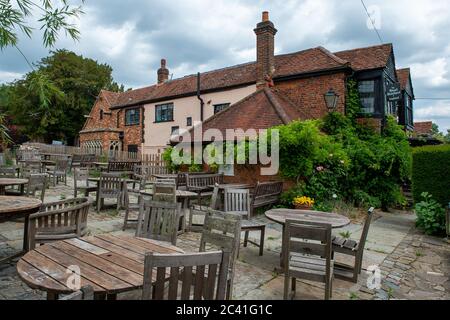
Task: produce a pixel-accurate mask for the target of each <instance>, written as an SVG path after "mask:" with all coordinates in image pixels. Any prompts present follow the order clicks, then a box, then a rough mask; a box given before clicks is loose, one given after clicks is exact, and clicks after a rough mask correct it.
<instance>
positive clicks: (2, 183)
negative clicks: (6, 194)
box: [0, 178, 28, 186]
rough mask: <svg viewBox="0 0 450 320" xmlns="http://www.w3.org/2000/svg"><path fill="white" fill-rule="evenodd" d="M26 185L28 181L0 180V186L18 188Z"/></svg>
mask: <svg viewBox="0 0 450 320" xmlns="http://www.w3.org/2000/svg"><path fill="white" fill-rule="evenodd" d="M27 183H28V179H15V178H0V186H20V185H23V184H27Z"/></svg>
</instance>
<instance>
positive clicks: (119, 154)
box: [23, 143, 166, 167]
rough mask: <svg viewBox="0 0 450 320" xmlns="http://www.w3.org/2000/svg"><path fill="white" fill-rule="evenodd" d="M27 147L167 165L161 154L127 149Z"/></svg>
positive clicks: (105, 158)
mask: <svg viewBox="0 0 450 320" xmlns="http://www.w3.org/2000/svg"><path fill="white" fill-rule="evenodd" d="M23 147H25V148H32V149H37V150H39V153H40V154H50V155H96V156H97V159H98V161H100V162H108V161H140V162H142V164H143V165H148V166H159V167H165V166H166V164H165V162H164V160H163V159H162V156H161V155H160V154H141V153H134V152H125V151H109V152H105V151H104V150H101V149H98V148H85V147H83V148H80V147H70V146H58V145H48V144H42V143H25V144H23Z"/></svg>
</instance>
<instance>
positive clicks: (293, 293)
mask: <svg viewBox="0 0 450 320" xmlns="http://www.w3.org/2000/svg"><path fill="white" fill-rule="evenodd" d="M291 285H292V287H291V300H294V299H295V296H296V295H297V279H296V278H292V283H291Z"/></svg>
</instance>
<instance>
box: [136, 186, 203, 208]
mask: <svg viewBox="0 0 450 320" xmlns="http://www.w3.org/2000/svg"><path fill="white" fill-rule="evenodd" d="M141 194H142V195H143V196H153V190H151V189H148V190H143V191H141ZM176 197H177V199H179V200H180V202H182V203H183V209H189V200H191V199H194V198H196V197H197V194H196V193H195V192H191V191H186V190H177V191H176Z"/></svg>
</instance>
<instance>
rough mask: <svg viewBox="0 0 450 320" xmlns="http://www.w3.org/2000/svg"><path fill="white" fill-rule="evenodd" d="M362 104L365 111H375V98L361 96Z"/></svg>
mask: <svg viewBox="0 0 450 320" xmlns="http://www.w3.org/2000/svg"><path fill="white" fill-rule="evenodd" d="M361 104H362V112H363V113H374V112H375V98H373V97H372V98H369V97H368V98H361Z"/></svg>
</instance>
